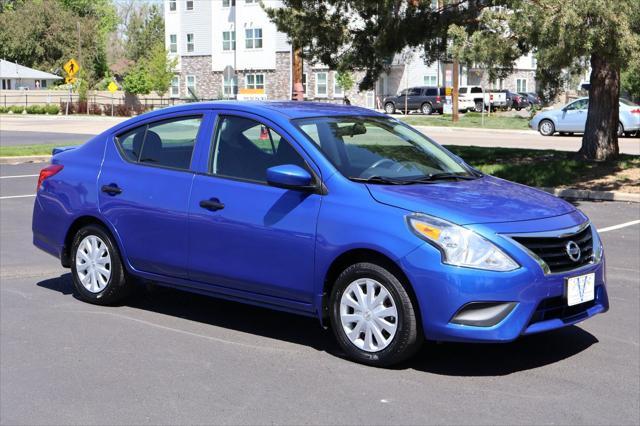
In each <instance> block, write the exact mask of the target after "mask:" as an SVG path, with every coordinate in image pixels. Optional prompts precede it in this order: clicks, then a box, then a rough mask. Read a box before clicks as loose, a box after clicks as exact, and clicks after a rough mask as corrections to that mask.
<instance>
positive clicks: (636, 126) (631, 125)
mask: <svg viewBox="0 0 640 426" xmlns="http://www.w3.org/2000/svg"><path fill="white" fill-rule="evenodd" d="M588 109H589V98H580V99H576V100H575V101H573V102H570V103H568V104H567V105H565V106H564V107H562V108H559V109H550V110H546V111H541V112H539V113H538V114H536V116H535V117H533V119H532V120H531V121H530V122H529V127H531V128H532V129H534V130H538V131H539V132H540V134H541V135H542V136H551V135H553V134H554V133H556V132H557V133H560V134H564V133H569V134H572V133H584V128H585V125H586V123H587V110H588ZM638 132H640V105H638V104H635V103H633V102H631V101H629V100H627V99H620V112H619V121H618V136H623V135H625V134H626V135H627V136H630V135H632V134H633V133H636V134H637V133H638Z"/></svg>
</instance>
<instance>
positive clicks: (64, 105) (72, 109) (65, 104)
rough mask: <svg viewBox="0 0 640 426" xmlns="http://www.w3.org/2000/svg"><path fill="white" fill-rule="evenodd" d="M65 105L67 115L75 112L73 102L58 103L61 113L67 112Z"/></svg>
mask: <svg viewBox="0 0 640 426" xmlns="http://www.w3.org/2000/svg"><path fill="white" fill-rule="evenodd" d="M67 104H69V114H73V113H74V112H75V111H76V104H74V103H73V102H65V101H60V111H62V112H63V113H64V112H66V111H67Z"/></svg>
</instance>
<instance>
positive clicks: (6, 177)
mask: <svg viewBox="0 0 640 426" xmlns="http://www.w3.org/2000/svg"><path fill="white" fill-rule="evenodd" d="M37 176H40V175H15V176H0V179H17V178H28V177H37Z"/></svg>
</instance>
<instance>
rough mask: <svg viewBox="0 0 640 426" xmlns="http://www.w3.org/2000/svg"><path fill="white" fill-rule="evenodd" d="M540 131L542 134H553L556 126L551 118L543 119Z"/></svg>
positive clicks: (539, 127)
mask: <svg viewBox="0 0 640 426" xmlns="http://www.w3.org/2000/svg"><path fill="white" fill-rule="evenodd" d="M538 131H539V132H540V134H541V135H542V136H551V135H553V134H554V133H555V131H556V128H555V126H554V125H553V121H551V120H542V121H541V122H540V125H539V126H538Z"/></svg>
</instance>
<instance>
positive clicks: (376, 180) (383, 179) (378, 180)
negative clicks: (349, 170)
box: [349, 176, 416, 185]
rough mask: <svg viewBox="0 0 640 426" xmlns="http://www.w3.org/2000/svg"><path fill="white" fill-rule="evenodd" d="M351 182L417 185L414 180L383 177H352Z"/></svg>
mask: <svg viewBox="0 0 640 426" xmlns="http://www.w3.org/2000/svg"><path fill="white" fill-rule="evenodd" d="M349 180H352V181H354V182H363V183H380V184H386V185H410V184H412V183H416V182H414V181H413V180H402V179H393V178H387V177H382V176H371V177H368V178H359V177H352V178H349Z"/></svg>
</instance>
